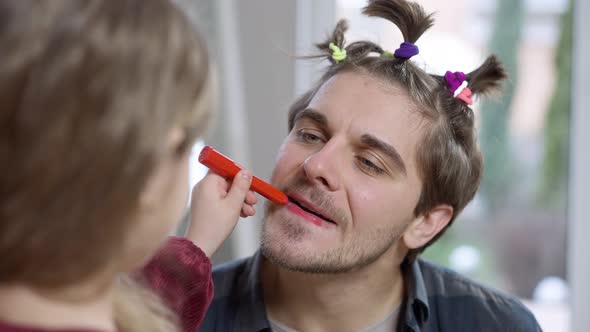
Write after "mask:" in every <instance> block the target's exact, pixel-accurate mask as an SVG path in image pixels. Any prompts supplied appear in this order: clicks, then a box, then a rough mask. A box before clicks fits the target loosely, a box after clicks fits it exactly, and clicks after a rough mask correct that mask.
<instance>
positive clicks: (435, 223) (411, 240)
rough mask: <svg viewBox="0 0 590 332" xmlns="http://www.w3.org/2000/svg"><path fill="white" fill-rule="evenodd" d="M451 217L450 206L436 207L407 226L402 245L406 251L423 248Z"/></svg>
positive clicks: (451, 209)
mask: <svg viewBox="0 0 590 332" xmlns="http://www.w3.org/2000/svg"><path fill="white" fill-rule="evenodd" d="M452 217H453V207H452V206H450V205H447V204H441V205H437V206H436V207H434V208H432V209H431V210H430V211H428V212H425V213H424V214H422V215H420V216H419V217H417V218H416V219H415V220H414V221H413V222H412V223H411V224H410V225H409V226H408V228H407V229H406V231H405V232H404V234H403V236H402V238H403V241H404V244H405V245H406V247H407V248H408V249H416V248H420V247H422V246H424V245H425V244H426V243H428V242H429V241H430V240H432V238H433V237H435V236H436V234H438V233H440V231H442V230H443V229H444V228H445V227H446V226H447V225H448V224H449V221H450V220H451V218H452Z"/></svg>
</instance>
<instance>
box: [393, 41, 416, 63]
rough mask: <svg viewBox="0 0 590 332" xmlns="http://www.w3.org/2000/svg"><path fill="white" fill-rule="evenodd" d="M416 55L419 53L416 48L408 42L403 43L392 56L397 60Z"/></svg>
mask: <svg viewBox="0 0 590 332" xmlns="http://www.w3.org/2000/svg"><path fill="white" fill-rule="evenodd" d="M418 53H420V50H419V49H418V46H416V45H414V44H412V43H410V42H403V43H402V44H401V45H400V46H399V48H398V49H397V50H395V52H394V53H393V55H394V56H395V57H396V58H398V59H409V58H411V57H413V56H414V55H417V54H418Z"/></svg>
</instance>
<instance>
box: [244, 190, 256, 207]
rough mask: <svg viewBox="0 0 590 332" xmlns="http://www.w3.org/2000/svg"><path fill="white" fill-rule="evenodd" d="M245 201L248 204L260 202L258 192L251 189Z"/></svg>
mask: <svg viewBox="0 0 590 332" xmlns="http://www.w3.org/2000/svg"><path fill="white" fill-rule="evenodd" d="M245 202H246V204H249V205H254V204H256V203H258V197H257V196H256V194H255V193H254V192H253V191H249V192H248V193H247V194H246V199H245Z"/></svg>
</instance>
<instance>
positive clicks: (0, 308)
mask: <svg viewBox="0 0 590 332" xmlns="http://www.w3.org/2000/svg"><path fill="white" fill-rule="evenodd" d="M85 290H88V288H87V286H81V287H80V288H77V289H68V290H64V291H63V292H51V293H47V292H39V291H38V290H36V289H34V288H31V287H28V286H23V285H0V321H2V322H5V323H8V324H13V325H17V326H26V327H31V328H42V329H64V328H77V329H80V328H83V329H88V330H99V331H115V330H116V328H115V323H114V317H113V297H112V288H109V289H107V290H104V291H102V292H101V293H100V295H95V296H93V297H92V299H84V300H80V299H75V298H70V296H71V295H70V294H74V293H75V292H77V291H81V292H82V294H83V293H84V291H85Z"/></svg>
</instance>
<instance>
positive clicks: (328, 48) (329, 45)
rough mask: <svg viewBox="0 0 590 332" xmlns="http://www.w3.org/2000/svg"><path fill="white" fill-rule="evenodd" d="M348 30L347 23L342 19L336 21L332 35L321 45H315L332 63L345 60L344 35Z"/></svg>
mask: <svg viewBox="0 0 590 332" xmlns="http://www.w3.org/2000/svg"><path fill="white" fill-rule="evenodd" d="M346 30H348V21H346V20H345V19H342V20H340V21H338V23H337V24H336V27H335V28H334V30H333V31H332V34H330V36H329V37H328V38H327V39H326V41H324V42H323V43H319V44H316V47H317V48H318V49H319V50H320V51H322V52H323V53H324V55H325V56H326V57H328V59H329V60H330V61H331V62H332V63H338V62H340V61H342V60H344V59H345V58H346V49H345V48H344V47H345V45H344V43H345V42H346V40H345V39H344V34H345V33H346Z"/></svg>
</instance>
